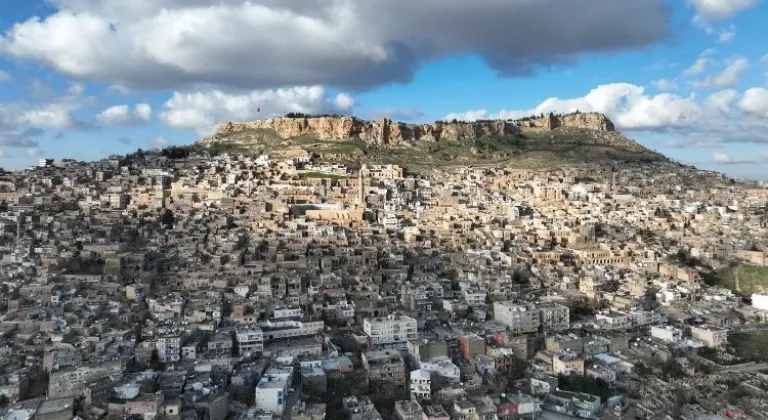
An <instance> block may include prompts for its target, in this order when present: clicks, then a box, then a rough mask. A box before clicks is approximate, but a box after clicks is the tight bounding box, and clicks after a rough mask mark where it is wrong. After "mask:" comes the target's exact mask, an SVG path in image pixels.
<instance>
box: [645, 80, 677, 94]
mask: <svg viewBox="0 0 768 420" xmlns="http://www.w3.org/2000/svg"><path fill="white" fill-rule="evenodd" d="M651 83H652V84H653V86H655V87H656V89H658V90H661V91H670V90H677V89H679V86H677V82H675V81H674V80H669V79H659V80H654V81H653V82H651Z"/></svg>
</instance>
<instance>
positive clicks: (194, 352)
mask: <svg viewBox="0 0 768 420" xmlns="http://www.w3.org/2000/svg"><path fill="white" fill-rule="evenodd" d="M0 235H1V236H0V253H1V254H2V263H1V265H0V416H2V418H3V419H9V420H10V419H13V420H27V419H44V420H69V419H72V418H77V419H83V420H91V419H94V420H95V419H128V418H130V419H178V420H197V419H200V420H225V419H236V420H251V419H254V420H265V419H280V418H283V419H294V420H322V419H331V420H335V419H349V420H389V419H398V420H448V419H452V420H454V419H455V420H480V419H483V420H490V419H567V418H587V419H689V420H694V419H767V418H768V354H766V352H765V348H766V346H768V287H767V288H766V289H765V290H764V289H763V284H762V283H761V281H760V279H761V278H763V279H765V278H768V275H766V274H765V273H767V272H768V183H759V182H743V181H735V180H732V179H730V178H727V177H725V176H724V175H721V174H717V173H711V172H704V171H700V170H697V169H695V168H692V167H686V166H682V165H678V164H674V163H671V162H656V163H648V164H645V163H644V164H629V163H627V164H607V165H591V166H582V167H578V168H572V169H568V168H565V169H560V170H550V171H532V170H512V169H504V168H495V167H492V166H484V167H481V166H477V167H471V166H466V165H465V166H459V165H457V166H455V167H449V166H445V167H435V168H432V169H430V170H426V171H420V172H410V171H408V170H406V169H404V168H402V167H400V166H397V165H392V164H380V165H379V164H364V165H360V166H358V167H354V166H345V165H344V164H341V163H328V162H321V161H319V160H317V159H315V158H313V156H311V155H309V154H307V155H303V156H296V157H293V158H290V159H288V158H276V157H270V156H269V155H260V156H246V155H235V154H226V153H223V154H212V153H204V152H201V151H199V150H193V151H192V152H190V151H189V150H186V149H183V150H182V149H176V148H169V149H165V150H162V151H151V152H143V151H137V152H136V153H133V154H129V155H126V156H113V157H110V158H108V159H104V160H101V161H98V162H89V163H86V162H79V161H74V160H52V159H42V160H41V161H40V163H39V164H38V165H37V167H35V168H30V169H28V170H24V171H18V172H4V173H2V174H1V175H0ZM761 276H762V277H761ZM765 285H766V286H768V280H766V282H765Z"/></svg>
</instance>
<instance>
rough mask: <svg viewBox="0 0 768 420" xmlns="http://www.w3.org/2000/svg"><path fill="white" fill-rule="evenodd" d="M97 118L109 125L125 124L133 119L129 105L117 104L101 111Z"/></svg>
mask: <svg viewBox="0 0 768 420" xmlns="http://www.w3.org/2000/svg"><path fill="white" fill-rule="evenodd" d="M96 119H98V120H99V121H101V122H102V123H103V124H109V125H123V124H128V123H129V122H130V121H131V120H132V117H131V109H130V108H129V107H128V105H115V106H111V107H109V108H107V109H105V110H104V111H101V113H99V115H97V116H96Z"/></svg>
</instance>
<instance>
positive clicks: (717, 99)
mask: <svg viewBox="0 0 768 420" xmlns="http://www.w3.org/2000/svg"><path fill="white" fill-rule="evenodd" d="M738 98H739V92H737V91H735V90H733V89H725V90H721V91H718V92H715V93H713V94H711V95H709V98H707V102H706V105H707V107H708V108H710V109H712V110H714V111H717V112H719V113H721V114H723V115H728V114H730V113H731V110H732V106H733V104H734V103H735V102H736V100H737V99H738Z"/></svg>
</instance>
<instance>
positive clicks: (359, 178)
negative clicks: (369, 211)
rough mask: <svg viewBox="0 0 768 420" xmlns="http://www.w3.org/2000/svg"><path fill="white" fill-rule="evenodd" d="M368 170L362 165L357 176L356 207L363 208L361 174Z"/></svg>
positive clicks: (363, 182)
mask: <svg viewBox="0 0 768 420" xmlns="http://www.w3.org/2000/svg"><path fill="white" fill-rule="evenodd" d="M367 169H368V166H366V165H363V166H362V167H361V168H360V172H359V173H358V174H357V189H358V192H357V194H358V196H357V205H358V207H360V208H365V181H364V180H363V172H365V171H366V170H367Z"/></svg>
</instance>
